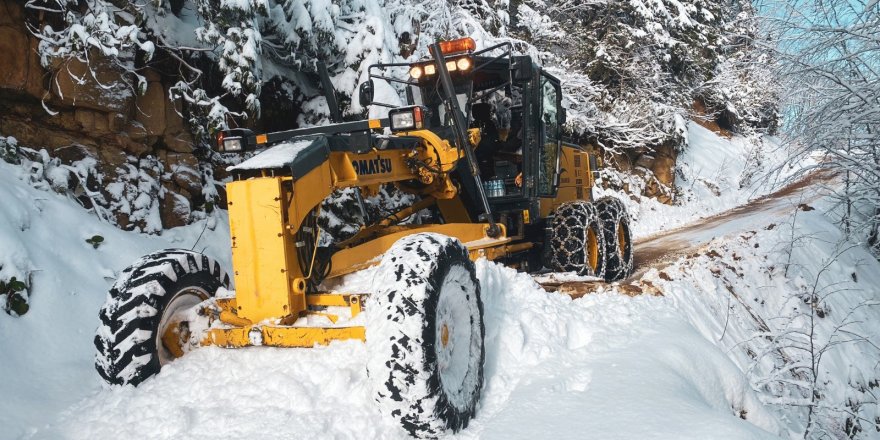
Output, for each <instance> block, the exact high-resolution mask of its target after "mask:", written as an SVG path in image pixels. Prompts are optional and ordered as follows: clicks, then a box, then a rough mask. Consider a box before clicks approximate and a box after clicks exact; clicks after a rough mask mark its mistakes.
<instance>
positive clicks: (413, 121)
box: [388, 105, 426, 131]
mask: <svg viewBox="0 0 880 440" xmlns="http://www.w3.org/2000/svg"><path fill="white" fill-rule="evenodd" d="M425 112H426V110H425V109H424V108H423V107H422V106H419V105H415V106H412V107H402V108H398V109H394V110H391V111H389V112H388V121H389V122H390V124H389V125H390V128H391V131H411V130H421V129H423V128H425V123H424V115H425Z"/></svg>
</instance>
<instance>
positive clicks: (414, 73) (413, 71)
mask: <svg viewBox="0 0 880 440" xmlns="http://www.w3.org/2000/svg"><path fill="white" fill-rule="evenodd" d="M409 76H411V77H413V78H415V79H419V78H421V77H422V68H421V67H420V66H413V67H412V68H410V69H409Z"/></svg>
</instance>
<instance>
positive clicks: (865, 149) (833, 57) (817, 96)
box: [766, 0, 880, 254]
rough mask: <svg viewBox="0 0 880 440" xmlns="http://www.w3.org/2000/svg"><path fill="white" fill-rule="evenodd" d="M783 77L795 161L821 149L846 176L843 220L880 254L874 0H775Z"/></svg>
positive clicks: (878, 53) (879, 66)
mask: <svg viewBox="0 0 880 440" xmlns="http://www.w3.org/2000/svg"><path fill="white" fill-rule="evenodd" d="M766 20H767V22H768V26H769V27H770V28H771V30H772V31H773V32H774V33H775V34H776V38H777V39H778V41H779V45H778V46H777V47H775V48H774V49H775V50H776V54H775V56H776V57H778V58H779V60H780V61H781V66H780V67H781V69H782V74H783V75H785V78H786V80H787V82H786V86H787V90H788V91H787V94H786V104H787V110H786V117H787V120H786V121H785V124H784V127H783V128H784V132H785V134H786V136H787V137H788V139H789V141H790V142H791V143H792V145H794V146H796V150H795V152H794V155H793V157H792V160H793V161H800V160H803V158H804V157H805V156H808V155H811V154H814V153H816V152H819V153H820V154H822V155H823V156H824V162H823V165H824V166H827V167H829V168H831V169H832V170H834V171H836V172H837V174H838V175H840V176H841V177H843V178H844V180H845V185H844V187H843V189H842V190H839V191H838V195H839V198H840V201H841V203H842V204H843V205H844V209H843V210H842V212H843V213H844V214H843V217H844V219H843V220H844V221H845V222H846V223H847V224H850V225H852V229H853V231H854V232H855V233H856V236H857V237H864V238H865V239H867V241H868V244H869V245H870V246H871V247H872V248H873V250H874V251H875V252H876V253H878V254H880V232H878V231H880V38H878V37H877V35H878V33H877V30H878V29H880V7H878V3H877V1H875V0H872V1H868V2H867V3H865V2H850V1H845V0H803V1H793V2H792V1H788V2H780V3H777V4H775V9H772V10H771V12H770V13H769V14H768V17H767V19H766Z"/></svg>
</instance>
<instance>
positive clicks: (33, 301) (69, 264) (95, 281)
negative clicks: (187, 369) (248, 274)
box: [0, 161, 229, 438]
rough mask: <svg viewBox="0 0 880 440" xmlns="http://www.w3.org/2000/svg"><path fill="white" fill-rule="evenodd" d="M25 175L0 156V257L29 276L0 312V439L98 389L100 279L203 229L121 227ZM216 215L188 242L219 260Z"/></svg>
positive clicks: (220, 227)
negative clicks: (18, 308)
mask: <svg viewBox="0 0 880 440" xmlns="http://www.w3.org/2000/svg"><path fill="white" fill-rule="evenodd" d="M26 179H27V175H26V174H25V172H24V171H23V170H22V169H21V168H20V167H17V166H13V165H9V164H7V163H5V162H2V161H0V205H2V206H3V209H2V210H0V248H2V249H3V251H2V252H0V259H2V260H0V264H3V266H4V275H5V271H6V270H7V269H6V268H7V267H8V268H9V269H8V270H17V271H18V272H19V273H20V274H24V275H28V274H29V275H30V276H31V279H32V282H33V285H32V289H31V296H30V311H29V312H28V313H27V314H26V315H24V316H22V317H20V318H14V317H11V316H8V315H7V314H5V313H2V312H0V335H2V337H0V353H2V355H0V377H2V378H3V380H2V381H0V396H3V398H2V399H0V426H2V427H3V428H2V430H0V438H18V437H19V436H21V435H22V434H24V433H26V432H29V431H32V430H33V429H34V428H35V427H39V426H42V425H44V424H45V423H47V422H49V421H50V420H51V419H52V418H53V417H55V416H56V415H57V413H58V412H60V411H61V410H63V409H64V408H66V407H68V406H70V405H71V404H73V403H75V402H77V401H78V400H80V399H82V398H83V396H85V395H88V394H90V393H93V392H95V391H97V390H98V389H100V383H99V381H98V377H97V375H96V373H95V371H94V346H93V345H92V340H93V338H94V330H95V328H97V327H98V323H99V322H98V309H99V308H100V306H101V304H102V303H103V302H104V299H105V296H106V294H107V290H108V289H109V287H110V284H112V282H113V280H114V279H115V277H116V276H117V274H118V273H119V271H121V270H122V269H124V268H125V266H127V265H128V264H129V263H131V262H133V261H134V260H135V259H137V258H138V257H140V256H141V255H143V254H146V253H149V252H150V251H153V250H157V249H162V248H168V247H185V248H190V247H191V246H193V244H195V242H196V238H197V237H198V235H199V233H200V232H201V231H202V229H203V228H204V227H205V222H199V223H197V224H193V225H190V226H187V227H184V228H179V229H176V230H173V231H167V232H166V233H165V235H164V236H162V237H155V236H147V235H141V234H136V233H130V232H125V231H122V230H119V229H117V228H116V227H114V226H112V225H109V224H107V223H102V222H100V221H98V219H97V218H95V217H94V216H93V215H90V214H89V213H87V212H85V211H84V210H83V209H82V208H81V207H80V206H79V205H78V204H77V203H76V202H75V201H73V200H71V199H68V198H67V197H65V196H63V195H60V194H57V193H55V192H52V191H48V190H38V189H34V188H32V187H31V186H30V185H29V184H28V183H27V181H26ZM218 215H220V216H221V217H220V218H219V219H217V218H211V219H209V220H208V221H209V223H210V224H209V226H211V227H209V228H208V229H207V230H206V231H205V234H204V236H203V237H202V239H201V241H199V246H198V249H199V250H201V249H203V248H204V249H205V252H206V253H209V254H212V255H215V256H216V257H217V258H220V259H221V261H224V262H228V259H229V258H228V256H227V255H226V253H228V246H229V238H228V237H229V232H228V228H227V227H226V226H225V225H226V224H227V222H226V220H225V218H224V217H222V216H223V215H224V214H222V213H218ZM95 235H100V236H102V237H104V241H103V243H102V244H101V245H100V246H99V248H98V249H95V248H94V247H93V246H92V245H91V244H89V243H87V242H86V239H89V238H91V237H93V236H95ZM10 263H11V264H10ZM227 264H228V263H227ZM40 436H42V435H40ZM40 436H38V437H40Z"/></svg>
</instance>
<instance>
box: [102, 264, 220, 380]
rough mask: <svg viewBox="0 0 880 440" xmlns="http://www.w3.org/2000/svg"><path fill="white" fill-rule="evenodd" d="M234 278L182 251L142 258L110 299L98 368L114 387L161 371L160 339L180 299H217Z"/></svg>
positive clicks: (104, 311)
mask: <svg viewBox="0 0 880 440" xmlns="http://www.w3.org/2000/svg"><path fill="white" fill-rule="evenodd" d="M221 286H222V287H226V288H228V287H229V276H228V275H227V274H226V273H225V272H224V271H223V270H222V269H221V268H220V265H219V264H218V263H217V262H216V261H214V260H213V259H211V258H208V257H207V256H205V255H202V254H199V253H197V252H192V251H188V250H183V249H169V250H163V251H158V252H154V253H152V254H149V255H147V256H145V257H142V258H141V259H139V260H138V261H137V262H135V263H134V264H132V265H131V266H129V267H128V268H127V269H125V270H123V271H122V274H121V275H120V277H119V279H118V280H117V281H116V283H115V284H113V287H112V288H111V289H110V292H109V293H108V295H107V300H106V302H105V303H104V306H103V307H101V311H100V314H99V317H100V319H101V326H100V327H98V330H97V332H96V333H97V334H96V335H95V348H96V349H97V353H96V355H95V368H96V369H97V370H98V374H100V375H101V377H102V378H103V379H104V380H105V381H107V383H109V384H113V385H125V384H131V385H135V386H137V385H138V384H140V383H141V382H143V381H144V380H146V379H147V378H149V377H150V376H153V375H155V374H157V373H158V372H159V370H160V369H161V368H162V366H161V362H160V359H159V354H158V350H157V343H156V338H157V337H159V335H158V328H159V323H160V322H161V320H162V316H163V315H164V313H165V311H166V308H167V306H168V304H170V303H171V301H172V300H173V299H174V298H175V297H177V296H178V295H184V294H190V295H193V296H196V295H195V292H198V295H197V296H198V297H202V296H206V297H205V298H203V299H207V297H209V296H214V294H215V293H216V292H217V289H218V288H220V287H221Z"/></svg>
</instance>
